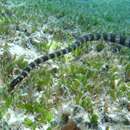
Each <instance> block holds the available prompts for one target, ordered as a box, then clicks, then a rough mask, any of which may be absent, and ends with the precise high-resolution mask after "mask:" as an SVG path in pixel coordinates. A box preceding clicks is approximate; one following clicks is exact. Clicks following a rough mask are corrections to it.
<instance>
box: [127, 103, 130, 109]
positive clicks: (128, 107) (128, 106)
mask: <svg viewBox="0 0 130 130" xmlns="http://www.w3.org/2000/svg"><path fill="white" fill-rule="evenodd" d="M127 109H128V111H130V103H128V105H127Z"/></svg>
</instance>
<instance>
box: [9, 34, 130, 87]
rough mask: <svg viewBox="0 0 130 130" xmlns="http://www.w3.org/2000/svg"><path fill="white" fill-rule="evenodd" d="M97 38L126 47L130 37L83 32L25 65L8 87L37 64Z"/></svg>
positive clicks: (129, 45) (16, 82)
mask: <svg viewBox="0 0 130 130" xmlns="http://www.w3.org/2000/svg"><path fill="white" fill-rule="evenodd" d="M98 40H104V41H105V42H112V43H117V44H120V45H124V46H126V47H130V38H127V37H125V36H121V35H116V34H113V33H102V34H100V33H95V34H85V35H83V36H80V37H79V38H77V40H76V41H75V42H74V43H73V44H72V45H70V46H69V47H66V48H64V49H61V50H57V51H55V52H53V53H49V54H47V55H43V56H41V57H39V58H37V59H35V60H34V61H33V62H31V63H30V64H28V66H27V67H25V68H24V69H23V71H22V72H21V73H20V74H19V75H18V76H17V77H16V78H15V79H13V80H12V82H11V83H10V86H9V87H10V88H9V89H10V90H13V89H14V88H15V86H16V85H17V84H18V83H20V82H21V81H22V80H23V79H24V78H25V77H27V76H28V74H29V73H30V71H31V70H33V69H35V68H36V67H37V66H38V65H40V64H42V63H44V62H46V61H48V60H49V59H53V58H56V57H60V56H63V55H65V54H68V53H70V52H72V51H73V50H75V49H77V48H79V47H81V46H82V45H83V44H84V43H87V42H88V41H98Z"/></svg>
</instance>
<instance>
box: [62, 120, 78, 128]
mask: <svg viewBox="0 0 130 130" xmlns="http://www.w3.org/2000/svg"><path fill="white" fill-rule="evenodd" d="M61 130H80V128H78V127H77V126H76V123H75V122H74V121H72V120H70V121H68V123H67V124H65V125H64V126H63V127H62V128H61Z"/></svg>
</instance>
